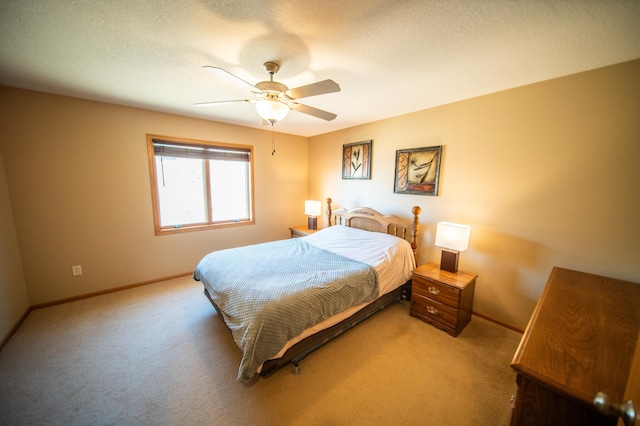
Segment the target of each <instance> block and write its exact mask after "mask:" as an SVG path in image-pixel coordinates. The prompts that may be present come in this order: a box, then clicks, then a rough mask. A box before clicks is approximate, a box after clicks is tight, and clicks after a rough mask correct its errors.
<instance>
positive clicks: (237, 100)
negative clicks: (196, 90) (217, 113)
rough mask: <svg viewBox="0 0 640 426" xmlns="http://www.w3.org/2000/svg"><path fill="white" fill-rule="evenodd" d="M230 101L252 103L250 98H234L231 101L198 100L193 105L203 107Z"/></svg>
mask: <svg viewBox="0 0 640 426" xmlns="http://www.w3.org/2000/svg"><path fill="white" fill-rule="evenodd" d="M232 102H247V103H252V102H253V101H252V100H250V99H235V100H232V101H213V102H198V103H195V104H193V106H198V107H205V106H212V105H220V104H230V103H232Z"/></svg>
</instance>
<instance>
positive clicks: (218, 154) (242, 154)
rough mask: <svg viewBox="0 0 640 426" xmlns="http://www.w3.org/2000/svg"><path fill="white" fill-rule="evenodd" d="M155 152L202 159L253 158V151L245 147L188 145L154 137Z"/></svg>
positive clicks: (245, 160) (241, 159)
mask: <svg viewBox="0 0 640 426" xmlns="http://www.w3.org/2000/svg"><path fill="white" fill-rule="evenodd" d="M153 152H154V154H155V155H156V156H162V157H176V158H192V159H200V160H221V161H243V162H247V163H248V162H249V161H250V160H251V151H250V150H249V149H245V148H233V147H225V146H210V147H209V146H200V147H197V146H188V145H178V144H172V143H169V142H167V141H162V140H159V139H153Z"/></svg>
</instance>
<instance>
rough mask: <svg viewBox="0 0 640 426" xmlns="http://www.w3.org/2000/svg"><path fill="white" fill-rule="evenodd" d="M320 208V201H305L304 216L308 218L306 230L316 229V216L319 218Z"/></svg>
mask: <svg viewBox="0 0 640 426" xmlns="http://www.w3.org/2000/svg"><path fill="white" fill-rule="evenodd" d="M321 208H322V205H321V203H320V201H314V200H307V201H305V202H304V214H306V215H307V216H309V220H308V222H307V228H309V229H318V216H320V209H321Z"/></svg>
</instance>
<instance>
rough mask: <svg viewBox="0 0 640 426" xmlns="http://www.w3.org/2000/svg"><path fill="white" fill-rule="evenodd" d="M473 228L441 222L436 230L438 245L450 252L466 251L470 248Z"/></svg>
mask: <svg viewBox="0 0 640 426" xmlns="http://www.w3.org/2000/svg"><path fill="white" fill-rule="evenodd" d="M470 234H471V227H470V226H469V225H460V224H457V223H451V222H440V223H438V228H437V230H436V245H437V246H438V247H443V248H446V249H450V250H457V251H465V250H466V249H468V248H469V235H470Z"/></svg>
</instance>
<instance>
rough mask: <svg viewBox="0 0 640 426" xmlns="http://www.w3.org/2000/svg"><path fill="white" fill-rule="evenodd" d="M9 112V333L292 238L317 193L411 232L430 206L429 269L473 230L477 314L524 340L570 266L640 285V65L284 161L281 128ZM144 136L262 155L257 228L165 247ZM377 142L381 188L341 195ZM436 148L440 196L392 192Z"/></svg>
mask: <svg viewBox="0 0 640 426" xmlns="http://www.w3.org/2000/svg"><path fill="white" fill-rule="evenodd" d="M0 110H1V111H2V114H0V153H1V154H2V158H0V160H2V159H3V160H4V162H3V163H4V169H5V170H4V173H2V169H1V168H0V201H1V203H2V206H1V208H0V229H1V230H2V235H1V236H0V237H1V238H0V251H1V253H2V256H3V257H2V263H0V265H1V266H2V270H1V271H0V279H1V280H2V283H1V285H0V292H1V294H0V295H1V296H2V298H1V299H0V300H1V301H0V310H2V316H0V336H2V335H4V334H5V333H6V332H7V331H8V330H9V329H10V327H11V326H13V324H14V323H15V321H17V320H18V319H19V316H20V315H21V314H22V313H24V310H25V309H26V306H28V305H34V304H39V303H45V302H49V301H55V300H60V299H64V298H67V297H72V296H77V295H83V294H88V293H92V292H96V291H101V290H105V289H111V288H116V287H120V286H125V285H129V284H135V283H138V282H144V281H147V280H153V279H157V278H162V277H166V276H170V275H174V274H180V273H188V272H190V271H191V270H192V268H193V266H194V264H195V263H196V262H197V260H199V259H200V257H201V256H202V255H204V254H205V253H207V252H209V251H212V250H216V249H220V248H225V247H232V246H238V245H243V244H250V243H257V242H262V241H268V240H273V239H281V238H286V237H288V230H287V228H288V227H289V226H292V225H297V224H304V223H305V216H304V212H303V207H302V206H303V200H304V199H305V198H306V197H307V196H310V197H313V198H316V199H324V198H326V197H332V198H333V199H334V207H335V206H342V207H357V206H360V205H367V206H372V207H375V208H377V209H378V210H380V211H381V212H384V213H393V214H398V215H401V216H404V217H409V215H410V209H411V206H413V205H419V206H421V207H422V210H423V213H422V215H421V221H422V234H421V237H420V244H421V255H420V261H421V262H426V261H436V262H437V261H439V255H440V250H439V249H438V248H436V247H434V245H433V240H434V232H435V224H436V223H437V222H438V221H441V220H447V221H454V222H461V223H468V224H470V225H471V226H472V234H471V243H470V249H469V250H468V251H466V252H464V253H462V255H461V261H460V267H461V269H465V270H468V271H473V272H476V273H478V274H479V279H478V285H477V288H476V299H475V306H474V309H475V310H476V311H477V312H479V313H482V314H485V315H488V316H490V317H493V318H495V319H498V320H500V321H503V322H505V323H507V324H510V325H514V326H517V327H522V328H523V327H524V326H526V323H527V321H528V319H529V316H530V314H531V312H532V310H533V307H534V305H535V302H536V300H537V299H538V297H539V295H540V293H541V291H542V288H543V287H544V284H545V281H546V278H547V276H548V274H549V272H550V270H551V268H552V267H553V266H554V265H559V266H563V267H568V268H573V269H578V270H582V271H587V272H592V273H596V274H602V275H607V276H612V277H615V278H620V279H626V280H630V281H634V282H640V262H638V259H640V221H638V220H637V216H638V213H637V212H638V211H639V210H640V189H639V186H638V183H639V182H640V167H638V161H639V160H640V120H638V118H637V117H638V111H640V61H633V62H630V63H625V64H621V65H617V66H613V67H608V68H603V69H600V70H595V71H591V72H587V73H582V74H578V75H573V76H569V77H565V78H560V79H556V80H551V81H547V82H543V83H539V84H535V85H531V86H526V87H522V88H518V89H514V90H509V91H505V92H500V93H496V94H492V95H488V96H483V97H479V98H476V99H471V100H467V101H463V102H458V103H455V104H450V105H446V106H443V107H439V108H433V109H430V110H425V111H420V112H416V113H413V114H407V115H404V116H400V117H396V118H392V119H388V120H383V121H379V122H374V123H370V124H366V125H363V126H357V127H354V128H351V129H346V130H342V131H338V132H333V133H329V134H325V135H319V136H316V137H312V138H310V139H307V138H302V137H295V136H291V135H284V134H276V137H277V148H278V152H277V154H276V156H274V157H272V156H271V155H270V153H271V133H270V132H269V131H263V130H256V129H249V128H242V127H238V126H232V125H225V124H221V123H215V122H210V121H205V120H197V119H191V118H186V117H180V116H175V115H170V114H162V113H157V112H151V111H146V110H141V109H135V108H127V107H121V106H116V105H111V104H105V103H98V102H91V101H84V100H79V99H73V98H66V97H61V96H54V95H47V94H42V93H36V92H29V91H23V90H18V89H11V88H6V87H0ZM146 133H154V134H160V135H168V136H179V137H186V138H195V139H207V140H215V141H223V142H237V143H248V144H252V145H254V147H255V153H256V163H255V185H256V224H255V225H254V226H248V227H238V228H227V229H222V230H213V231H205V232H191V233H184V234H177V235H170V236H161V237H156V236H155V235H154V233H153V217H152V212H151V196H150V187H149V172H148V166H147V158H146V152H145V134H146ZM367 139H373V141H374V142H373V168H372V179H371V180H368V181H346V180H345V181H343V180H342V179H341V177H340V176H341V169H340V167H341V162H340V157H341V152H342V145H343V144H345V143H351V142H356V141H361V140H367ZM432 145H443V146H444V156H443V162H442V170H441V188H440V196H438V197H427V196H416V195H405V194H394V193H393V179H394V160H395V151H396V150H397V149H404V148H416V147H423V146H432ZM308 158H309V159H310V160H309V161H307V159H308ZM0 163H2V161H0ZM5 179H6V180H5ZM3 188H4V189H3ZM7 189H8V193H9V194H8V195H7ZM9 206H12V210H11V209H10V207H9ZM323 209H324V206H323ZM13 222H15V228H13V225H12V223H13ZM16 236H17V237H16ZM16 239H17V241H18V243H16ZM18 247H19V248H18ZM18 250H19V252H18ZM5 253H8V254H7V256H6V257H5ZM72 265H82V267H83V271H84V274H83V275H82V276H80V277H73V276H72V275H71V266H72ZM22 271H24V275H23V273H22ZM25 289H26V290H25ZM25 291H28V300H27V299H26V296H25ZM5 296H6V297H5Z"/></svg>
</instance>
